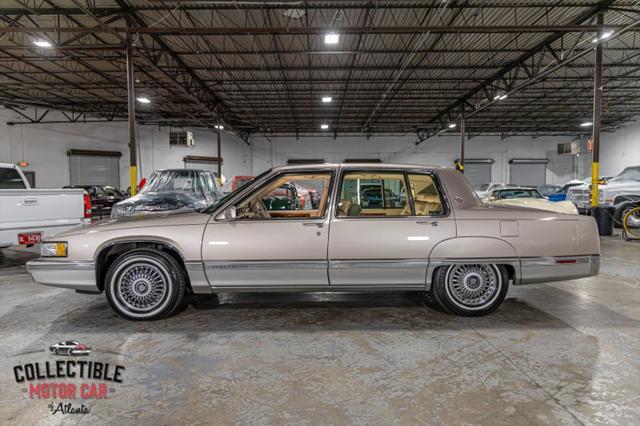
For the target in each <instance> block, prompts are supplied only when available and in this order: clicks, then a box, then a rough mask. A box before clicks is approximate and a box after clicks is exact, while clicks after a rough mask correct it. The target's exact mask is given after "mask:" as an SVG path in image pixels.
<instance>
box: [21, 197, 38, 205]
mask: <svg viewBox="0 0 640 426" xmlns="http://www.w3.org/2000/svg"><path fill="white" fill-rule="evenodd" d="M22 204H23V205H25V206H37V205H38V199H37V198H25V199H24V200H22Z"/></svg>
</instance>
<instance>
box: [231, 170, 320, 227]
mask: <svg viewBox="0 0 640 426" xmlns="http://www.w3.org/2000/svg"><path fill="white" fill-rule="evenodd" d="M330 181H331V173H329V172H325V173H286V174H283V175H280V176H277V177H276V178H274V179H273V180H271V181H270V182H269V183H268V184H267V185H266V186H263V187H262V188H260V189H258V190H257V191H255V192H253V193H252V194H250V195H249V196H248V197H247V198H245V199H244V200H243V201H242V202H240V203H239V204H238V206H237V219H238V220H265V219H296V218H298V219H300V218H302V219H314V218H322V217H324V215H325V211H326V208H327V199H328V198H329V183H330Z"/></svg>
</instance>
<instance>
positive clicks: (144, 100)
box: [136, 96, 151, 104]
mask: <svg viewBox="0 0 640 426" xmlns="http://www.w3.org/2000/svg"><path fill="white" fill-rule="evenodd" d="M136 99H138V102H140V103H141V104H150V103H151V100H150V99H149V98H145V97H144V96H141V97H139V98H136Z"/></svg>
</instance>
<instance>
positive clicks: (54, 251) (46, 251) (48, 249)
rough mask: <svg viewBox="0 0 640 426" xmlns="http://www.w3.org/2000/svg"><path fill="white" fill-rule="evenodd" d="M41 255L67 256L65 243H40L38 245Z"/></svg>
mask: <svg viewBox="0 0 640 426" xmlns="http://www.w3.org/2000/svg"><path fill="white" fill-rule="evenodd" d="M40 253H41V254H42V257H67V243H66V242H55V243H42V244H41V245H40Z"/></svg>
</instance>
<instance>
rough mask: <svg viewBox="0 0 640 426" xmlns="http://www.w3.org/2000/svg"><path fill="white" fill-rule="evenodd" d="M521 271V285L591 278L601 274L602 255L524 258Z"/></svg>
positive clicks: (521, 262)
mask: <svg viewBox="0 0 640 426" xmlns="http://www.w3.org/2000/svg"><path fill="white" fill-rule="evenodd" d="M520 270H521V279H520V284H536V283H546V282H551V281H566V280H574V279H577V278H585V277H591V276H594V275H598V272H600V255H597V254H594V255H586V256H562V257H530V258H522V259H520Z"/></svg>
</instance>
